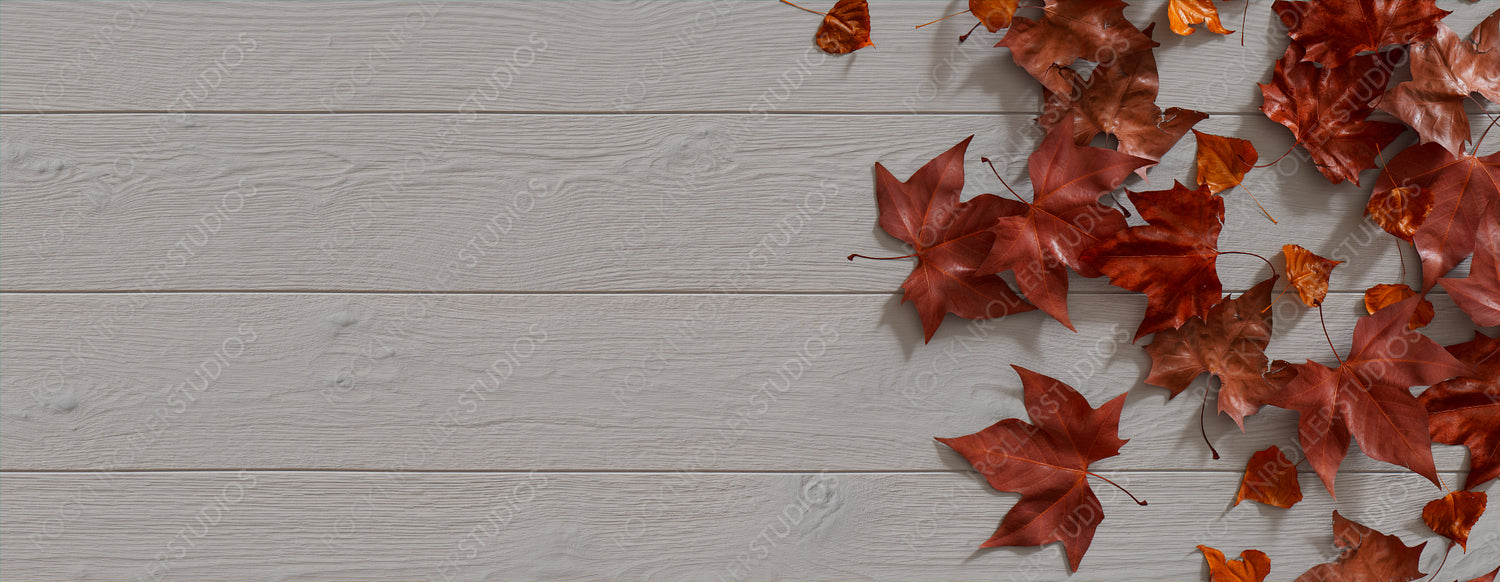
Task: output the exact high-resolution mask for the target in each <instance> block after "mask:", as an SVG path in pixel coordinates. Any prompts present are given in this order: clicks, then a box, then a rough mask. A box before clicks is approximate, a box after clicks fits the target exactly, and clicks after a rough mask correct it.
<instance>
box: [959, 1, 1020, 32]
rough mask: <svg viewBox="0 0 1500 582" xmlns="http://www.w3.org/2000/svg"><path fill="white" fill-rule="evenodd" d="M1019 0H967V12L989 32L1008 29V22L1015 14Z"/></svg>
mask: <svg viewBox="0 0 1500 582" xmlns="http://www.w3.org/2000/svg"><path fill="white" fill-rule="evenodd" d="M1019 3H1020V0H969V12H971V13H973V14H974V17H975V18H978V19H979V22H980V24H983V25H984V28H985V29H986V30H988V31H990V32H999V31H1000V29H1002V28H1010V20H1011V18H1012V17H1013V16H1015V14H1016V8H1017V4H1019Z"/></svg>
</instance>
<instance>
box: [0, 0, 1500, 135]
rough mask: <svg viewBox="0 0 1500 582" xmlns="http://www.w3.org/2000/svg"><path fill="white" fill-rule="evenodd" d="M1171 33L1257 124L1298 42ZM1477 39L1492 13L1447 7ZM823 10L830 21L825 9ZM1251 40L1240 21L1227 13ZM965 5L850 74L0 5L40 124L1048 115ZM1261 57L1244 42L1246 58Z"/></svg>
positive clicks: (911, 20) (281, 24)
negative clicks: (449, 115) (489, 115)
mask: <svg viewBox="0 0 1500 582" xmlns="http://www.w3.org/2000/svg"><path fill="white" fill-rule="evenodd" d="M1133 4H1134V5H1133V6H1131V7H1130V8H1129V9H1128V11H1127V13H1126V14H1127V16H1128V17H1129V18H1130V19H1131V20H1132V21H1133V22H1135V23H1137V24H1138V25H1140V26H1145V25H1146V24H1147V23H1148V22H1153V21H1155V22H1158V23H1159V24H1160V26H1159V27H1158V28H1159V30H1157V32H1156V38H1157V40H1158V41H1160V42H1161V43H1162V46H1161V47H1160V48H1159V49H1157V50H1158V52H1157V60H1158V62H1159V63H1160V64H1161V97H1160V99H1159V102H1160V103H1161V104H1162V105H1163V106H1164V107H1167V106H1176V107H1188V108H1194V109H1200V110H1204V111H1210V112H1250V111H1254V110H1255V108H1256V107H1258V106H1259V105H1260V93H1259V91H1258V90H1257V89H1256V87H1255V84H1256V83H1258V82H1264V81H1265V80H1267V79H1268V78H1269V76H1270V71H1271V70H1272V67H1273V64H1274V63H1275V61H1276V59H1277V58H1278V57H1279V56H1280V55H1281V53H1282V51H1283V50H1284V49H1285V47H1286V44H1287V42H1288V40H1287V38H1286V36H1285V29H1284V28H1283V27H1282V26H1281V24H1280V23H1279V22H1277V21H1276V19H1275V17H1274V16H1273V15H1272V13H1271V8H1270V3H1269V2H1253V3H1252V4H1253V5H1252V6H1250V8H1249V13H1248V16H1247V19H1248V20H1246V22H1245V23H1244V25H1243V30H1244V31H1245V34H1244V35H1243V36H1240V35H1235V36H1231V37H1222V36H1218V35H1214V34H1210V33H1207V32H1200V33H1198V34H1194V35H1192V36H1190V37H1179V36H1176V35H1174V34H1171V33H1170V32H1169V31H1168V30H1166V8H1165V5H1164V4H1165V3H1164V2H1136V3H1133ZM1439 4H1440V5H1441V6H1443V7H1444V8H1447V9H1449V10H1454V11H1455V13H1454V14H1453V15H1451V16H1449V17H1448V19H1447V22H1448V23H1449V24H1450V25H1451V26H1453V27H1454V28H1455V29H1457V30H1459V31H1461V33H1463V34H1467V33H1468V31H1469V30H1470V29H1471V28H1472V27H1473V26H1474V24H1475V23H1477V22H1478V21H1479V20H1480V19H1482V18H1483V17H1484V15H1486V14H1487V13H1488V12H1489V11H1491V10H1493V7H1492V6H1490V5H1489V3H1486V2H1477V3H1475V2H1464V1H1461V0H1443V1H1442V2H1440V3H1439ZM814 7H818V8H826V6H818V5H817V3H815V4H814ZM1224 8H1225V11H1226V18H1225V20H1226V24H1228V25H1230V26H1233V27H1235V28H1240V23H1239V21H1240V18H1238V16H1239V15H1238V14H1229V13H1237V12H1239V11H1240V7H1239V6H1235V5H1233V4H1231V5H1229V6H1226V7H1224ZM962 9H963V8H962V4H961V3H959V2H927V1H918V0H904V1H892V0H886V1H882V2H875V3H873V6H872V7H871V15H872V19H873V23H874V29H875V33H874V40H875V44H876V47H875V48H872V49H866V50H862V51H859V52H858V53H855V54H854V55H852V56H846V57H833V56H828V55H825V54H823V53H821V52H819V51H817V50H816V48H814V47H813V45H812V42H811V40H812V36H813V31H814V30H815V29H816V28H817V26H818V24H819V18H818V17H817V16H815V15H811V14H808V13H806V12H802V11H800V10H797V9H795V8H792V7H790V6H785V5H781V4H780V3H776V2H769V1H761V2H738V1H734V2H608V1H587V2H584V1H579V2H519V1H515V2H446V1H442V0H424V1H420V2H371V3H364V2H362V3H360V4H357V5H356V4H346V3H341V2H297V3H292V4H286V3H279V2H236V3H233V4H228V5H218V4H214V3H200V2H158V1H154V0H133V1H130V2H78V3H71V2H70V3H64V4H54V3H50V2H14V3H5V4H4V5H0V49H3V50H4V51H5V53H6V54H7V55H8V58H7V59H5V62H3V63H0V109H3V110H4V111H10V112H36V111H105V110H108V111H120V110H127V111H173V112H192V111H249V110H254V111H310V112H312V111H382V110H383V111H392V110H405V111H415V110H421V111H459V110H463V111H565V112H578V111H597V112H618V111H732V112H741V113H746V112H748V113H756V112H777V111H818V112H853V111H887V112H894V111H940V112H954V111H984V112H1023V111H1033V110H1035V109H1036V107H1037V106H1038V103H1039V92H1038V89H1037V85H1036V83H1035V82H1034V81H1032V80H1030V79H1029V78H1028V77H1026V76H1025V74H1024V73H1023V72H1022V71H1021V70H1020V69H1019V68H1018V67H1016V66H1015V65H1014V63H1013V62H1012V61H1011V59H1010V55H1009V51H1008V50H1007V49H1001V48H994V47H993V46H992V45H993V44H994V43H995V42H996V41H997V40H998V39H999V38H1000V35H998V34H993V35H992V34H988V33H985V32H980V33H978V34H976V35H975V38H973V39H971V40H970V41H969V42H968V43H966V44H962V45H960V44H957V43H956V42H955V39H956V37H957V36H958V35H959V34H960V33H962V32H964V31H965V30H967V29H968V28H969V26H970V25H971V24H972V23H973V20H972V19H969V18H967V17H963V18H953V19H950V20H948V21H945V22H942V23H939V24H937V25H933V26H930V27H926V28H923V29H920V30H917V29H914V28H913V26H914V25H916V24H919V23H923V22H927V21H929V20H932V19H934V18H938V17H939V16H942V15H945V14H949V13H952V12H956V11H958V10H962ZM1241 41H1243V45H1242V44H1241Z"/></svg>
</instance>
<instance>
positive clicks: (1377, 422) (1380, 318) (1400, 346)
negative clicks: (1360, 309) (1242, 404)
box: [1266, 297, 1470, 494]
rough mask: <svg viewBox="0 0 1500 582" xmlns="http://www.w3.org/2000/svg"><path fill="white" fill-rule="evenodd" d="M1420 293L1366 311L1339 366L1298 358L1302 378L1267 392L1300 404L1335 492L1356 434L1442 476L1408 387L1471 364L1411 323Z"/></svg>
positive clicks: (1383, 453)
mask: <svg viewBox="0 0 1500 582" xmlns="http://www.w3.org/2000/svg"><path fill="white" fill-rule="evenodd" d="M1417 300H1418V298H1417V297H1413V298H1411V299H1407V300H1405V301H1402V302H1400V303H1396V304H1394V305H1391V306H1389V307H1386V308H1385V309H1382V310H1380V311H1377V312H1375V314H1374V315H1369V316H1365V317H1361V318H1360V319H1359V322H1358V323H1356V324H1355V327H1354V345H1353V347H1352V348H1351V349H1350V350H1349V356H1348V357H1347V358H1343V359H1342V360H1341V361H1340V365H1339V367H1338V368H1329V367H1328V366H1324V365H1323V364H1319V363H1317V362H1314V361H1312V360H1308V361H1307V363H1305V364H1297V365H1295V367H1296V369H1297V376H1296V378H1294V379H1292V380H1291V382H1289V383H1288V384H1287V386H1286V388H1284V389H1282V390H1280V391H1278V392H1276V393H1275V394H1272V395H1271V396H1270V397H1268V398H1267V399H1266V403H1267V404H1271V405H1274V406H1279V407H1281V408H1285V409H1288V410H1295V411H1297V413H1298V421H1297V434H1298V438H1299V440H1300V441H1301V443H1302V451H1303V454H1304V455H1306V456H1307V461H1308V464H1309V465H1312V468H1313V470H1314V471H1317V473H1318V477H1319V478H1321V479H1322V480H1323V485H1324V486H1326V487H1327V488H1328V492H1329V494H1334V489H1333V482H1334V477H1336V476H1337V475H1338V468H1339V463H1340V462H1342V461H1343V460H1344V456H1345V455H1346V454H1348V451H1349V437H1350V436H1351V435H1353V437H1354V438H1356V439H1358V441H1359V446H1360V449H1361V450H1363V451H1364V452H1365V454H1366V455H1368V456H1369V457H1370V458H1372V459H1375V460H1378V461H1385V462H1387V463H1392V464H1396V465H1401V466H1403V467H1406V468H1409V469H1411V470H1412V471H1415V472H1416V473H1417V474H1419V475H1422V476H1423V477H1426V478H1427V479H1428V480H1430V481H1432V482H1433V484H1434V485H1436V484H1437V483H1438V480H1437V467H1435V466H1434V465H1433V461H1432V446H1431V440H1430V438H1429V437H1428V429H1427V411H1426V410H1425V409H1424V408H1423V407H1422V403H1421V402H1418V400H1417V398H1416V397H1415V396H1412V395H1411V392H1410V388H1411V387H1413V386H1426V385H1429V384H1433V383H1436V382H1441V381H1443V380H1446V379H1448V378H1452V377H1455V376H1460V375H1463V374H1467V373H1470V370H1469V366H1468V365H1466V364H1464V363H1462V362H1460V361H1458V360H1457V359H1455V358H1454V357H1453V356H1452V355H1450V354H1449V353H1448V352H1447V351H1445V350H1444V349H1443V347H1442V346H1440V345H1438V344H1437V343H1436V342H1434V341H1432V340H1431V339H1428V338H1427V337H1426V336H1424V335H1422V334H1421V333H1418V332H1415V331H1412V330H1410V329H1408V328H1407V325H1408V322H1410V321H1411V316H1412V312H1413V311H1415V310H1416V307H1417ZM1334 355H1335V356H1337V355H1338V354H1337V353H1335V354H1334Z"/></svg>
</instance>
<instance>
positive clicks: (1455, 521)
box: [1422, 491, 1485, 551]
mask: <svg viewBox="0 0 1500 582" xmlns="http://www.w3.org/2000/svg"><path fill="white" fill-rule="evenodd" d="M1484 505H1485V494H1484V492H1483V491H1453V492H1451V493H1449V494H1447V495H1444V496H1442V497H1439V498H1437V499H1434V500H1432V501H1429V502H1427V505H1426V506H1425V507H1423V508H1422V522H1423V523H1426V524H1427V527H1428V528H1431V529H1432V531H1434V532H1437V534H1438V535H1441V536H1443V537H1445V538H1448V539H1450V540H1453V541H1455V542H1458V546H1459V547H1461V548H1463V549H1464V551H1468V549H1469V545H1468V544H1469V530H1472V529H1474V524H1476V523H1479V516H1480V515H1482V514H1484Z"/></svg>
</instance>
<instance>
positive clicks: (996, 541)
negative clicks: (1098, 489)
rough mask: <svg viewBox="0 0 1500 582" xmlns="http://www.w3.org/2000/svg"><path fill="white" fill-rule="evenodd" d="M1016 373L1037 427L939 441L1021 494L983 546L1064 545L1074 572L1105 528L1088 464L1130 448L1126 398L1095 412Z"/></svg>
mask: <svg viewBox="0 0 1500 582" xmlns="http://www.w3.org/2000/svg"><path fill="white" fill-rule="evenodd" d="M1011 367H1012V368H1014V369H1015V370H1016V373H1017V374H1020V375H1021V385H1022V387H1023V388H1024V390H1025V402H1026V414H1027V415H1028V416H1030V417H1031V422H1033V423H1036V424H1028V423H1026V422H1025V421H1022V420H1020V419H1015V418H1007V419H1005V420H1001V421H1000V422H997V423H995V424H993V425H991V426H990V427H989V428H986V429H984V430H982V431H979V432H977V433H974V434H971V435H967V436H961V437H957V438H938V439H937V440H938V442H940V443H943V444H945V445H948V446H949V447H952V448H953V450H955V451H958V453H959V454H961V455H963V456H964V458H965V459H967V460H968V461H969V464H970V465H973V466H974V470H976V471H978V472H979V473H980V474H981V475H984V477H985V479H987V480H988V481H989V484H990V486H991V487H994V488H996V489H999V490H1001V491H1009V492H1011V493H1020V494H1021V500H1020V501H1019V502H1017V503H1016V504H1015V506H1013V507H1011V508H1010V511H1009V512H1008V513H1006V514H1005V519H1004V520H1002V521H1001V522H1000V527H999V529H997V530H995V535H993V536H991V537H990V539H989V540H988V541H986V542H984V544H983V545H981V546H980V547H984V548H990V547H996V546H1039V545H1043V544H1049V543H1052V542H1062V544H1063V549H1064V550H1066V552H1067V555H1068V567H1069V568H1070V569H1071V570H1072V571H1074V572H1076V571H1078V564H1079V562H1081V561H1082V560H1083V554H1084V552H1087V551H1088V549H1089V542H1090V541H1092V540H1093V539H1094V530H1095V529H1097V528H1098V527H1099V523H1100V522H1102V521H1104V508H1103V506H1102V505H1100V503H1099V498H1098V497H1095V496H1094V491H1093V490H1092V489H1090V488H1089V484H1088V476H1089V475H1093V473H1090V472H1089V470H1088V468H1089V464H1090V463H1093V462H1095V461H1098V460H1100V459H1105V458H1108V457H1113V456H1115V455H1117V454H1119V451H1120V447H1121V446H1123V445H1124V444H1125V442H1126V441H1125V440H1124V439H1121V438H1119V437H1118V436H1117V434H1116V433H1117V430H1118V428H1119V425H1120V411H1121V410H1122V409H1123V408H1124V406H1125V395H1124V394H1121V395H1119V396H1116V397H1114V398H1113V399H1111V400H1110V401H1109V402H1106V403H1104V404H1103V405H1101V406H1100V407H1099V408H1092V407H1090V406H1089V403H1088V400H1085V399H1084V398H1083V396H1082V395H1080V394H1079V393H1078V391H1076V390H1074V389H1073V387H1071V386H1068V385H1067V384H1064V383H1062V382H1059V381H1058V380H1056V379H1054V378H1050V377H1047V376H1044V375H1042V374H1038V373H1036V372H1033V371H1031V370H1027V369H1026V368H1022V367H1020V366H1014V365H1013V366H1011ZM1095 476H1097V475H1095ZM1142 505H1144V503H1142Z"/></svg>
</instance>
